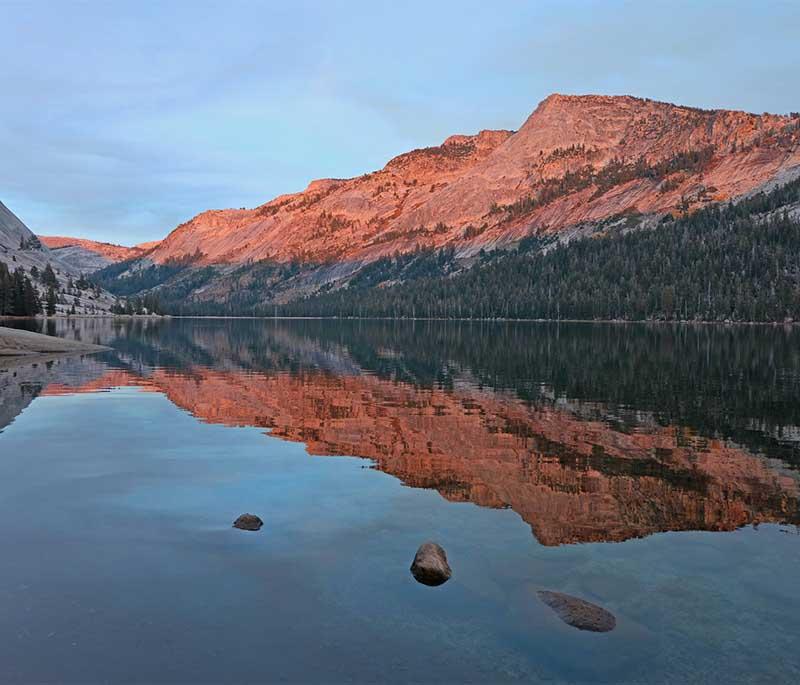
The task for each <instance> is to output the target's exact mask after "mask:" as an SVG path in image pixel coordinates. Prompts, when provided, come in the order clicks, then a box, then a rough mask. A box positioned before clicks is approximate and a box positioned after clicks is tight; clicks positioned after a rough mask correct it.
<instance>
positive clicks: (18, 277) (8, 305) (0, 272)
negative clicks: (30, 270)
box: [0, 262, 42, 316]
mask: <svg viewBox="0 0 800 685" xmlns="http://www.w3.org/2000/svg"><path fill="white" fill-rule="evenodd" d="M41 312H42V303H41V302H40V301H39V295H38V293H37V292H36V288H35V287H34V286H33V283H32V282H31V279H30V277H29V276H28V275H26V273H25V270H24V269H23V268H22V267H17V268H16V269H15V270H14V271H9V269H8V267H7V266H6V265H5V264H4V263H2V262H0V316H36V315H37V314H41Z"/></svg>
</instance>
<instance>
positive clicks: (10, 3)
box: [0, 0, 800, 243]
mask: <svg viewBox="0 0 800 685" xmlns="http://www.w3.org/2000/svg"><path fill="white" fill-rule="evenodd" d="M798 37H800V0H791V1H787V2H777V1H774V2H699V1H695V2H680V1H678V0H671V1H669V2H652V1H648V2H644V1H642V2H628V3H625V2H588V1H577V0H576V1H575V2H511V1H508V2H502V1H495V2H486V1H485V0H484V1H483V2H471V1H468V0H457V1H454V2H436V1H435V0H427V1H426V2H381V1H380V0H370V1H369V2H343V1H340V2H337V1H336V0H329V1H328V2H286V3H277V2H266V1H264V2H254V1H253V2H248V1H244V0H226V1H225V2H210V1H203V0H192V1H188V0H187V1H185V2H178V1H174V2H169V1H164V0H160V1H158V2H150V1H148V0H138V1H137V2H69V1H67V0H62V1H57V0H51V1H50V2H36V1H33V0H31V1H24V2H17V1H16V0H0V200H2V201H3V202H5V203H6V204H7V205H8V206H9V207H10V208H11V209H12V210H13V211H14V212H16V213H17V214H18V215H19V216H20V218H22V220H23V221H25V222H26V223H27V224H28V225H29V226H30V227H31V228H32V229H33V230H34V231H36V232H39V233H45V234H47V233H49V234H59V233H60V234H67V235H80V236H84V237H90V238H94V239H99V240H109V241H113V242H122V243H134V242H139V241H144V240H151V239H155V238H161V237H163V236H164V235H166V234H167V233H168V232H169V231H170V230H172V229H173V228H174V227H175V226H176V225H177V224H178V223H180V222H182V221H185V220H187V219H188V218H190V217H191V216H193V215H194V214H196V213H197V212H200V211H202V210H204V209H209V208H219V207H241V206H247V207H251V206H255V205H258V204H261V203H263V202H265V201H267V200H268V199H270V198H272V197H273V196H275V195H277V194H280V193H284V192H292V191H296V190H301V189H302V188H304V187H305V186H306V184H307V183H308V182H309V181H310V180H312V179H314V178H319V177H325V176H337V177H347V176H353V175H357V174H360V173H363V172H366V171H371V170H374V169H376V168H379V167H381V166H383V164H384V163H385V162H386V161H387V160H388V159H389V158H390V157H392V156H393V155H396V154H398V153H400V152H403V151H406V150H409V149H411V148H414V147H421V146H425V145H433V144H437V143H439V142H441V141H442V140H443V139H444V138H445V137H447V136H448V135H450V134H452V133H472V132H475V131H478V130H480V129H482V128H518V127H519V126H520V125H521V123H522V122H523V121H524V120H525V118H526V117H527V116H528V115H529V114H530V112H531V111H532V110H533V109H534V107H535V106H536V104H537V103H538V102H539V101H540V100H541V99H542V98H544V97H545V96H547V95H548V94H549V93H552V92H562V93H606V94H622V93H627V94H631V95H637V96H642V97H650V98H654V99H658V100H667V101H671V102H677V103H681V104H688V105H694V106H698V107H707V108H714V107H722V108H733V109H745V110H750V111H756V112H762V111H772V112H787V111H790V110H795V111H797V110H800V48H799V47H798Z"/></svg>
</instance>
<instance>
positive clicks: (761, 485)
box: [0, 320, 800, 545]
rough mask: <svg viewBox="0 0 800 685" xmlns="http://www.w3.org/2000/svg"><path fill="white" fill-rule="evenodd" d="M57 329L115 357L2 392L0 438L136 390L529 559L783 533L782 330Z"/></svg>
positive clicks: (789, 422)
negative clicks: (64, 405) (504, 537)
mask: <svg viewBox="0 0 800 685" xmlns="http://www.w3.org/2000/svg"><path fill="white" fill-rule="evenodd" d="M49 323H50V324H52V323H53V322H49ZM58 326H59V329H58V330H57V331H55V332H57V333H58V334H59V335H64V336H67V337H76V338H81V339H83V340H86V341H90V342H98V343H102V344H106V345H109V346H111V347H112V348H113V349H114V351H113V352H111V353H107V354H103V355H98V356H93V357H86V358H85V359H84V360H74V359H71V360H63V361H58V362H55V363H52V364H50V365H49V366H43V365H36V366H32V365H23V366H19V367H16V368H15V369H14V371H13V373H10V372H6V373H0V392H1V393H2V397H3V400H4V404H3V413H2V414H0V421H4V422H5V423H8V422H9V421H10V420H12V419H13V414H14V412H15V411H16V413H18V412H19V411H21V410H22V409H24V406H26V404H27V402H29V401H30V400H31V399H32V398H33V397H35V396H37V395H38V394H58V393H74V392H94V391H98V390H102V389H106V388H111V387H117V386H139V387H142V388H144V389H146V390H150V391H155V392H160V393H163V394H164V395H165V396H166V397H168V398H169V399H170V400H171V401H172V402H173V403H174V404H176V405H177V406H179V407H181V408H183V409H185V410H187V411H189V412H191V413H192V414H193V415H194V416H195V417H197V418H198V419H200V420H202V421H205V422H209V423H220V424H226V425H232V426H257V427H263V428H265V429H269V431H270V434H271V435H273V436H275V437H279V438H282V439H285V440H291V441H297V442H302V443H304V444H305V445H306V447H307V450H308V452H309V453H310V454H312V455H319V456H328V455H349V456H359V457H365V458H368V459H371V460H373V462H374V464H375V467H376V468H378V469H380V470H381V471H384V472H386V473H389V474H392V475H393V476H395V477H397V478H399V479H400V480H401V481H402V482H403V483H405V484H406V485H409V486H412V487H419V488H429V489H433V490H436V491H438V492H439V493H440V494H441V495H442V496H443V497H445V498H446V499H448V500H451V501H459V502H472V503H474V504H477V505H480V506H484V507H493V508H506V507H508V508H511V509H513V510H514V511H515V512H516V513H517V514H518V515H519V516H521V517H522V519H524V520H525V521H526V522H527V523H528V524H529V525H530V527H531V529H532V531H533V534H534V535H535V537H536V539H537V540H538V541H539V542H540V543H542V544H544V545H561V544H568V543H576V542H591V541H622V540H626V539H629V538H634V537H641V536H645V535H649V534H652V533H656V532H661V531H675V530H711V531H724V530H733V529H735V528H738V527H740V526H743V525H748V524H757V523H760V522H785V523H795V524H796V523H798V520H799V519H800V506H799V504H798V497H799V496H800V488H799V487H798V483H799V482H800V481H799V479H798V473H797V470H796V469H797V465H798V463H800V459H798V455H799V454H800V449H799V448H800V435H799V434H798V428H797V426H798V425H800V417H798V412H800V403H798V387H800V376H799V375H798V371H799V370H800V359H798V352H797V350H798V349H800V345H799V344H798V343H800V334H798V332H796V331H795V330H793V329H789V330H784V329H777V328H748V329H742V328H737V329H725V328H719V327H716V328H714V327H697V328H690V327H666V326H661V327H658V326H654V327H645V326H609V325H598V326H592V325H560V326H557V325H544V324H542V325H525V324H514V325H511V324H508V325H504V324H497V325H485V324H484V325H482V326H481V325H478V324H473V325H468V324H453V323H382V322H372V323H363V322H362V323H352V322H341V323H335V322H315V321H305V322H288V321H214V320H203V321H198V320H194V321H188V320H175V321H125V322H122V321H116V322H112V321H106V320H83V321H81V320H76V321H69V322H61V321H59V322H58ZM50 332H54V331H52V330H51V331H50ZM15 403H16V404H15ZM12 407H16V410H14V409H13V408H12ZM9 414H11V415H9ZM1 425H4V424H0V426H1Z"/></svg>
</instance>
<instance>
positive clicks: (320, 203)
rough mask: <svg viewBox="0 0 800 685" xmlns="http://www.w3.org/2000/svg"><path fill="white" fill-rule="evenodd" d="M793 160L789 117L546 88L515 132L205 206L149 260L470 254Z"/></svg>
mask: <svg viewBox="0 0 800 685" xmlns="http://www.w3.org/2000/svg"><path fill="white" fill-rule="evenodd" d="M798 165H800V117H797V116H776V115H771V114H763V115H754V114H747V113H744V112H734V111H722V110H714V111H705V110H698V109H694V108H689V107H680V106H676V105H672V104H667V103H662V102H654V101H651V100H643V99H638V98H634V97H627V96H623V97H610V96H592V95H589V96H567V95H551V96H550V97H548V98H547V99H546V100H544V101H543V102H542V103H541V104H540V105H539V106H538V107H537V108H536V110H535V111H534V112H533V114H531V116H530V117H529V118H528V120H527V121H526V122H525V123H524V124H523V125H522V127H521V128H520V129H519V130H518V131H516V132H512V131H482V132H480V133H479V134H477V135H474V136H463V135H459V136H452V137H450V138H448V139H447V140H446V141H445V142H444V143H443V144H442V145H440V146H437V147H431V148H425V149H421V150H414V151H412V152H409V153H406V154H402V155H400V156H398V157H395V158H394V159H392V160H391V161H390V162H389V163H388V164H387V165H386V166H385V167H384V168H383V169H381V170H379V171H376V172H373V173H370V174H365V175H363V176H359V177H357V178H352V179H323V180H318V181H314V182H312V183H311V184H310V185H309V186H308V188H306V190H304V191H303V192H299V193H295V194H290V195H283V196H280V197H277V198H275V199H273V200H271V201H269V202H267V203H266V204H264V205H261V206H260V207H257V208H255V209H226V210H212V211H207V212H203V213H202V214H199V215H198V216H196V217H194V218H193V219H191V220H190V221H188V222H187V223H185V224H183V225H181V226H179V227H178V228H176V229H175V230H174V231H173V232H172V233H170V234H169V236H167V238H165V239H164V240H163V241H162V242H161V243H160V244H159V245H157V246H156V247H155V248H154V249H153V250H152V252H151V253H150V254H149V255H148V256H149V258H150V259H152V260H153V261H155V262H165V261H167V260H172V259H187V258H193V259H194V260H195V261H196V263H199V264H237V263H245V262H249V261H258V260H264V259H269V260H275V261H278V262H287V261H295V262H301V263H302V262H315V263H336V262H356V263H358V262H364V261H369V260H373V259H376V258H378V257H380V256H384V255H389V254H394V253H396V252H398V251H399V252H407V251H411V250H414V249H416V248H439V247H444V246H452V247H454V248H456V249H457V250H458V252H459V253H460V254H463V255H467V256H468V255H469V254H471V253H474V252H476V251H477V250H478V249H480V248H482V247H487V246H491V245H497V244H503V243H505V242H509V241H513V240H517V239H519V238H521V237H523V236H525V235H529V234H531V233H553V232H558V231H562V230H564V229H567V228H569V227H573V226H576V225H580V224H582V223H584V222H596V221H600V220H603V219H605V218H608V217H611V216H615V215H619V214H621V213H631V212H637V213H643V214H651V213H652V214H660V213H667V212H671V213H677V212H678V211H686V210H691V209H694V208H698V207H701V206H703V205H704V204H707V203H710V202H714V201H721V200H726V199H729V198H732V197H736V196H739V195H742V194H745V193H747V192H749V191H751V190H753V189H755V188H758V187H760V186H762V185H763V184H765V183H767V182H769V181H771V180H773V179H780V178H781V177H782V176H784V175H790V174H792V173H794V169H795V167H798Z"/></svg>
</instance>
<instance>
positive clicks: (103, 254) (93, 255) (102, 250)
mask: <svg viewBox="0 0 800 685" xmlns="http://www.w3.org/2000/svg"><path fill="white" fill-rule="evenodd" d="M39 239H40V240H41V241H42V243H44V244H45V245H47V247H49V248H50V250H51V251H52V252H53V254H55V255H56V256H57V257H58V258H59V259H60V260H61V261H62V262H64V263H65V264H69V265H70V266H72V267H73V268H74V269H75V270H76V271H78V272H80V273H84V274H91V273H93V272H95V271H99V270H100V269H103V268H105V267H107V266H108V265H109V264H116V263H117V262H122V261H125V260H127V259H135V258H137V257H141V256H143V255H144V254H146V253H147V252H148V251H149V250H150V249H152V248H153V247H154V246H155V245H157V244H158V243H157V242H154V243H143V244H142V245H135V246H134V247H125V246H123V245H115V244H113V243H103V242H97V241H95V240H86V239H84V238H67V237H63V236H45V235H40V236H39Z"/></svg>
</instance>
